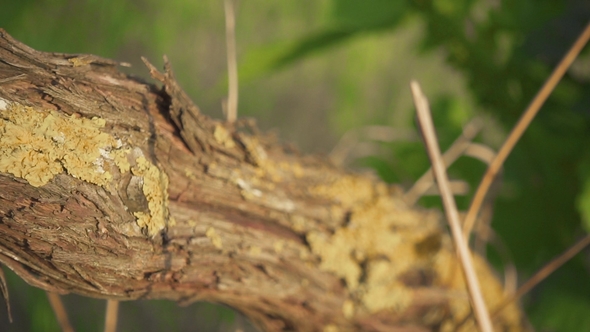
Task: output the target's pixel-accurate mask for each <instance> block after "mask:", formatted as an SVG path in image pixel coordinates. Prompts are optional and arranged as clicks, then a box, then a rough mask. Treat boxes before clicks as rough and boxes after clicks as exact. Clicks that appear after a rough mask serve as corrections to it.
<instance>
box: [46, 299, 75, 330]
mask: <svg viewBox="0 0 590 332" xmlns="http://www.w3.org/2000/svg"><path fill="white" fill-rule="evenodd" d="M45 293H46V294H47V298H48V299H49V304H51V308H53V312H54V313H55V317H56V318H57V322H58V323H59V326H60V327H61V330H62V332H74V328H73V327H72V324H70V320H69V319H68V313H67V311H66V308H65V307H64V304H63V302H62V301H61V298H60V296H59V294H56V293H52V292H45Z"/></svg>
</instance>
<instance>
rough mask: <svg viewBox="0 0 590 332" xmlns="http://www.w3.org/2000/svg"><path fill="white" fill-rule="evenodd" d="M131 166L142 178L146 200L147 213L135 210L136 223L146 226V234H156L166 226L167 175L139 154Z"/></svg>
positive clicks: (135, 173)
mask: <svg viewBox="0 0 590 332" xmlns="http://www.w3.org/2000/svg"><path fill="white" fill-rule="evenodd" d="M135 163H136V164H135V166H133V167H131V173H133V175H135V176H140V177H142V178H143V187H142V191H143V194H144V195H145V198H146V200H147V201H148V208H149V215H146V214H145V213H143V212H136V213H135V216H136V217H137V223H138V225H139V226H140V227H146V228H147V231H148V234H149V235H151V236H154V235H156V234H157V233H158V232H159V231H161V230H162V229H164V227H166V220H167V219H168V176H167V175H166V174H165V173H164V172H162V171H160V169H159V168H158V167H156V166H155V165H154V164H152V163H150V162H149V161H148V160H147V159H145V157H143V156H140V157H138V158H137V159H136V160H135Z"/></svg>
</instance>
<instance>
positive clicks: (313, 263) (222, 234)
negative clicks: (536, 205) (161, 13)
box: [0, 30, 525, 331]
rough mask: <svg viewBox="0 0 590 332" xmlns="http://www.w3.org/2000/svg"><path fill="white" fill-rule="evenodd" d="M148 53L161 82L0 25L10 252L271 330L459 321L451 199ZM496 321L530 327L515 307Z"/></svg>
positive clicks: (88, 286)
mask: <svg viewBox="0 0 590 332" xmlns="http://www.w3.org/2000/svg"><path fill="white" fill-rule="evenodd" d="M146 64H147V65H148V67H149V69H150V72H151V74H152V76H153V78H155V79H156V80H157V81H159V82H160V83H161V84H162V87H158V86H156V85H154V84H149V83H146V82H144V81H142V80H140V79H137V78H134V77H129V76H128V75H125V74H122V73H121V72H119V71H118V70H117V65H118V64H117V62H115V61H112V60H107V59H103V58H99V57H96V56H91V55H67V54H55V53H42V52H38V51H35V50H33V49H31V48H29V47H27V46H25V45H23V44H21V43H19V42H17V41H15V40H14V39H12V38H11V37H10V36H9V35H8V34H7V33H6V32H5V31H3V30H0V158H1V159H0V262H2V263H3V264H5V265H7V266H8V267H9V268H11V269H12V270H14V271H15V272H16V273H17V274H18V275H19V276H21V277H22V278H23V279H24V280H25V281H27V282H28V283H29V284H31V285H33V286H36V287H40V288H42V289H45V290H48V291H52V292H58V293H69V292H73V293H77V294H81V295H85V296H91V297H98V298H108V299H118V300H134V299H153V298H160V299H171V300H175V301H178V302H179V303H181V304H188V303H191V302H193V301H197V300H199V301H201V300H205V301H213V302H220V303H225V304H227V305H230V306H232V307H234V308H236V309H237V310H239V311H241V312H243V313H244V314H245V315H247V316H248V317H249V318H250V319H251V320H252V321H253V322H254V323H255V324H257V325H258V326H259V327H260V328H261V329H263V330H266V331H287V330H297V331H349V330H351V331H353V330H362V331H430V330H444V331H452V330H456V329H458V324H459V322H461V321H462V320H463V319H464V318H465V317H466V316H467V315H468V314H469V313H470V309H469V302H468V299H467V295H466V291H465V286H464V283H463V279H462V275H461V271H460V268H459V265H458V264H457V261H456V259H455V254H454V249H453V246H452V243H451V241H450V239H449V236H448V235H447V233H446V231H445V228H444V226H443V221H442V220H441V217H440V213H438V212H437V211H427V210H423V209H420V208H418V207H415V206H408V205H407V204H405V203H404V202H403V201H402V199H401V198H400V197H401V195H400V193H401V192H400V189H398V188H396V187H395V186H387V185H385V184H383V183H380V182H378V181H376V180H374V179H371V178H368V177H364V176H360V175H356V174H353V173H350V172H347V171H345V170H343V169H339V168H336V167H334V166H332V165H331V164H330V163H329V162H328V161H326V160H323V159H321V158H319V157H309V156H302V155H300V154H299V153H298V152H297V151H293V150H291V149H288V148H286V147H283V146H281V145H278V144H277V143H275V142H274V140H273V139H272V137H268V136H264V135H262V134H260V133H258V131H257V130H256V128H255V126H253V125H252V124H251V123H248V122H245V121H243V122H238V123H236V124H228V123H224V122H221V121H218V120H214V119H210V118H208V117H206V116H204V115H202V114H201V113H200V112H199V109H198V108H197V107H196V106H195V105H194V104H193V103H192V102H191V101H190V99H189V98H188V97H187V95H186V94H185V93H184V92H183V91H182V89H181V88H180V87H179V86H178V84H177V83H176V81H175V80H174V76H173V73H172V71H171V69H170V66H169V64H168V62H167V61H166V66H165V71H164V73H160V72H158V71H157V70H156V69H155V68H153V66H151V65H149V63H147V62H146ZM476 263H477V264H476V265H477V266H478V269H479V276H480V279H481V281H482V284H483V285H484V287H483V288H484V293H485V297H486V300H487V302H488V305H489V306H490V307H493V306H494V305H495V304H497V303H498V302H500V301H501V300H502V289H501V286H500V284H499V283H498V281H497V280H496V278H495V276H494V275H493V273H492V271H491V270H490V269H489V268H488V267H487V265H486V264H485V262H484V261H483V260H482V259H481V258H478V257H476ZM495 324H496V328H497V329H498V331H509V330H510V331H518V330H523V329H525V325H524V323H523V319H522V315H521V313H520V311H519V309H518V308H517V307H516V306H512V307H509V308H508V309H506V310H505V311H503V314H501V315H500V316H499V317H498V318H497V319H496V320H495ZM462 328H463V329H465V330H470V329H473V321H472V319H471V318H468V319H467V322H466V323H465V324H464V325H463V326H462Z"/></svg>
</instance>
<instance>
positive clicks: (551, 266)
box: [492, 234, 590, 317]
mask: <svg viewBox="0 0 590 332" xmlns="http://www.w3.org/2000/svg"><path fill="white" fill-rule="evenodd" d="M589 244H590V234H588V235H586V236H585V237H583V238H582V239H581V240H580V241H578V242H577V243H576V244H574V245H573V246H571V247H570V248H569V249H568V250H566V251H565V252H564V253H562V254H561V255H559V256H558V257H557V258H555V259H554V260H552V261H551V262H549V263H548V264H547V265H545V266H543V268H541V269H540V270H539V271H538V272H537V273H535V275H533V276H532V277H531V278H530V279H529V280H527V281H526V282H525V283H524V284H522V286H520V287H518V289H517V290H516V292H515V293H514V294H512V295H511V296H509V297H507V298H506V299H504V301H502V303H500V304H499V305H498V306H497V307H496V308H495V309H494V311H493V313H492V316H493V317H495V316H496V315H498V314H499V313H500V312H501V311H502V310H503V309H504V308H506V306H508V305H509V304H510V303H512V302H513V301H516V300H517V299H519V298H520V297H521V296H523V295H524V294H526V293H528V292H529V291H530V290H531V289H533V287H535V286H536V285H538V284H539V283H540V282H541V281H543V280H544V279H545V278H547V277H548V276H549V275H550V274H551V273H553V272H555V270H557V269H559V268H560V267H561V266H562V265H563V264H565V263H566V262H567V261H569V260H570V259H572V258H573V257H574V256H575V255H577V254H578V253H579V252H580V251H582V249H584V248H586V246H588V245H589Z"/></svg>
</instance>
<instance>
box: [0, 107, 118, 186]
mask: <svg viewBox="0 0 590 332" xmlns="http://www.w3.org/2000/svg"><path fill="white" fill-rule="evenodd" d="M104 125H105V120H104V119H100V118H96V117H95V118H92V119H87V118H83V117H79V116H76V115H71V116H65V115H63V114H61V113H59V112H57V111H50V110H38V109H34V108H32V107H26V106H23V105H20V104H17V103H10V104H8V105H7V106H5V107H4V109H3V110H2V111H1V112H0V172H4V173H10V174H12V175H14V176H16V177H20V178H23V179H25V180H27V181H28V182H29V184H31V185H32V186H35V187H39V186H43V185H45V184H47V183H48V182H49V181H50V180H51V179H53V177H54V176H55V175H57V174H60V173H63V172H67V173H68V174H70V175H71V176H73V177H76V178H78V179H81V180H84V181H87V182H90V183H94V184H97V185H102V186H104V185H106V184H107V183H108V182H109V181H110V180H111V179H112V174H111V173H110V172H109V171H108V170H105V169H104V168H103V166H104V162H105V160H108V158H106V157H105V156H104V155H103V153H102V152H104V151H111V153H115V154H117V155H118V156H120V155H122V154H123V152H116V151H117V149H118V144H117V141H116V139H115V138H114V137H112V136H111V135H109V134H107V133H104V132H101V131H100V128H102V127H104ZM117 160H121V158H117ZM120 167H121V166H120Z"/></svg>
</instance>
